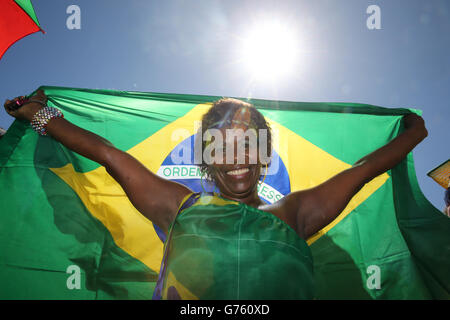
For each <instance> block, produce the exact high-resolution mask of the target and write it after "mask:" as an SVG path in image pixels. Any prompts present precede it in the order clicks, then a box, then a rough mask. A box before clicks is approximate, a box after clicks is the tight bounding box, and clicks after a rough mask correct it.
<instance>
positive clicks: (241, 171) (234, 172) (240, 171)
mask: <svg viewBox="0 0 450 320" xmlns="http://www.w3.org/2000/svg"><path fill="white" fill-rule="evenodd" d="M249 171H250V169H249V168H242V169H236V170H231V171H228V172H227V174H229V175H230V176H238V175H241V174H245V173H247V172H249Z"/></svg>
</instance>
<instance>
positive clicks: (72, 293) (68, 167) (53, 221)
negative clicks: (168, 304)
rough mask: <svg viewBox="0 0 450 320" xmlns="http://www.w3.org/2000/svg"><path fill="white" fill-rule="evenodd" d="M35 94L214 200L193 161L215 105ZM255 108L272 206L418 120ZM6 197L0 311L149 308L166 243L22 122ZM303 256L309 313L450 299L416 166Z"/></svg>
mask: <svg viewBox="0 0 450 320" xmlns="http://www.w3.org/2000/svg"><path fill="white" fill-rule="evenodd" d="M41 89H43V90H44V92H45V93H46V95H47V96H48V98H49V102H48V104H49V105H50V106H54V107H57V108H59V109H61V110H62V111H63V112H64V115H65V117H66V119H68V120H69V121H71V122H73V123H74V124H76V125H78V126H80V127H82V128H84V129H86V130H89V131H92V132H94V133H96V134H98V135H100V136H102V137H104V138H106V139H108V140H109V141H111V142H112V143H113V144H114V145H115V146H116V147H117V148H119V149H121V150H124V151H127V152H128V153H130V154H131V155H133V156H134V157H135V158H137V159H138V160H139V161H141V162H142V163H143V164H145V165H146V166H147V167H148V168H149V169H150V170H151V171H153V172H155V173H157V174H158V175H160V176H161V177H164V178H166V179H171V180H174V181H178V182H180V183H183V184H185V185H187V186H189V187H190V188H192V189H193V190H194V191H197V192H198V191H202V190H206V191H211V190H214V188H215V187H214V186H213V185H211V184H210V183H207V182H206V181H203V180H202V179H200V178H201V175H200V172H199V170H198V168H197V167H196V166H195V164H194V163H193V162H192V161H191V160H192V159H193V152H194V148H195V145H194V135H195V133H196V132H197V129H198V127H199V124H200V119H201V116H202V115H203V114H204V113H205V112H206V110H207V109H208V108H209V107H210V106H211V103H212V102H213V101H215V100H217V99H219V98H220V97H213V96H198V95H183V94H162V93H144V92H123V91H113V90H87V89H74V88H61V87H42V88H41ZM249 102H251V103H253V104H254V105H255V106H256V107H257V108H258V110H259V111H260V112H261V113H262V114H263V115H264V116H265V117H266V119H267V120H268V122H269V124H270V126H271V129H272V132H273V137H274V138H273V143H274V150H273V153H272V154H273V157H272V162H271V164H270V166H269V170H268V173H267V176H266V178H265V180H264V182H263V183H262V184H261V185H260V186H259V190H258V191H259V195H260V197H261V198H262V199H263V200H264V201H266V202H268V203H272V202H274V201H277V200H278V199H281V198H282V197H283V196H285V195H286V194H288V193H289V192H292V191H296V190H302V189H305V188H311V187H314V186H316V185H318V184H320V183H322V182H324V181H326V180H327V179H329V178H330V177H332V176H333V175H335V174H337V173H339V172H340V171H342V170H345V169H347V168H349V167H351V165H352V164H353V163H355V162H356V161H357V160H359V159H360V158H362V157H363V156H364V155H366V154H368V153H370V152H372V151H374V150H375V149H377V148H379V147H381V146H383V145H384V144H386V143H387V142H389V141H390V140H392V139H393V138H395V137H396V136H397V135H398V134H399V133H400V132H402V130H403V127H402V121H401V119H402V116H403V115H405V114H407V113H411V112H415V113H419V114H420V111H418V110H414V109H387V108H382V107H377V106H372V105H364V104H352V103H301V102H284V101H269V100H256V99H254V100H250V101H249ZM0 190H1V192H0V299H150V298H151V297H152V294H153V290H154V287H155V283H156V280H157V277H158V272H159V268H160V264H161V259H162V255H163V242H164V241H165V235H164V234H163V233H162V232H161V231H160V230H159V229H158V228H157V227H156V226H155V225H153V224H152V222H151V221H149V220H147V219H146V218H145V217H143V216H142V215H141V214H140V213H139V212H138V211H137V210H136V209H135V208H134V207H133V206H132V204H131V203H130V202H129V200H128V199H127V197H126V196H125V194H124V192H123V190H122V188H121V187H120V185H118V184H117V183H116V182H115V181H114V180H113V179H112V178H111V177H110V176H109V175H108V174H107V172H106V170H105V169H104V168H103V167H101V166H99V165H98V164H97V163H94V162H92V161H90V160H88V159H86V158H84V157H82V156H80V155H78V154H76V153H74V152H72V151H70V150H68V149H67V148H65V147H64V146H63V145H61V144H60V143H58V142H56V141H55V140H53V139H52V138H51V137H41V136H39V135H37V134H36V133H35V132H34V131H33V130H32V129H31V127H30V125H29V124H28V123H26V122H23V121H19V120H16V121H15V122H14V123H13V124H12V126H11V127H10V129H9V130H8V131H7V133H6V135H5V136H4V137H3V139H1V140H0ZM151 196H152V195H149V197H151ZM167 201H170V199H167ZM307 242H308V245H309V246H310V249H311V251H312V255H313V259H314V277H315V279H314V280H315V283H316V298H317V299H448V298H449V292H450V276H449V273H448V271H449V269H450V220H449V218H447V217H446V216H444V215H443V214H442V213H441V212H440V211H439V210H437V209H436V208H434V207H433V206H432V205H431V204H430V203H429V202H428V201H427V199H425V197H424V196H423V194H422V193H421V191H420V189H419V186H418V183H417V179H416V176H415V170H414V163H413V157H412V153H410V154H409V155H408V156H407V157H406V159H405V160H403V161H402V162H401V163H400V164H399V165H397V166H396V167H395V168H393V169H392V170H389V171H388V172H386V173H384V174H382V175H380V176H378V177H376V178H375V179H373V180H372V181H370V182H369V183H367V184H366V185H365V186H364V187H363V188H362V189H361V190H360V191H359V192H358V193H357V194H356V195H355V196H354V197H353V199H352V200H351V201H350V203H349V204H348V205H347V207H346V208H345V210H344V211H342V213H341V214H340V215H339V216H338V217H337V218H336V219H335V220H334V221H333V222H332V223H330V224H329V225H328V226H326V227H325V228H323V229H322V230H321V231H319V232H318V233H317V234H315V235H313V236H312V237H311V238H310V239H308V241H307ZM278 272H283V271H282V270H278ZM299 285H301V284H299Z"/></svg>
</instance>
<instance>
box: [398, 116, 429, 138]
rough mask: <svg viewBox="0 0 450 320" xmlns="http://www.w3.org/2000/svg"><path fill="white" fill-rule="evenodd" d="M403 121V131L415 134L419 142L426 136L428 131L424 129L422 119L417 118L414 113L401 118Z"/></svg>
mask: <svg viewBox="0 0 450 320" xmlns="http://www.w3.org/2000/svg"><path fill="white" fill-rule="evenodd" d="M403 121H404V124H405V129H406V130H408V131H413V132H415V133H417V135H418V138H419V139H420V141H422V140H423V139H425V138H426V137H427V136H428V131H427V129H426V127H425V121H423V118H422V117H421V116H418V115H417V114H415V113H410V114H407V115H405V116H404V117H403Z"/></svg>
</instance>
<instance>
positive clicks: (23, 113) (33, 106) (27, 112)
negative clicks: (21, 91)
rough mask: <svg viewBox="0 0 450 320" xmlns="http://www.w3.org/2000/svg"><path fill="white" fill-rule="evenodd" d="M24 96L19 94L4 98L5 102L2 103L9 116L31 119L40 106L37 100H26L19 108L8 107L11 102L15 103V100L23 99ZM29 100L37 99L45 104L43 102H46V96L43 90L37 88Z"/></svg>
mask: <svg viewBox="0 0 450 320" xmlns="http://www.w3.org/2000/svg"><path fill="white" fill-rule="evenodd" d="M24 98H25V97H24V96H21V97H17V98H14V99H13V100H6V101H5V104H4V108H5V110H6V112H7V113H8V114H9V115H10V116H11V117H14V118H16V119H21V120H27V121H31V120H32V119H33V116H34V115H35V114H36V112H38V111H39V109H41V108H42V104H40V103H38V102H26V103H25V104H24V105H23V106H22V107H20V108H19V109H12V108H9V107H8V106H9V105H10V104H11V103H15V102H16V101H17V100H19V99H24ZM29 100H38V101H41V102H42V103H44V104H45V103H47V96H46V95H45V93H44V91H42V90H38V91H37V92H36V95H34V96H32V97H31V98H30V99H29Z"/></svg>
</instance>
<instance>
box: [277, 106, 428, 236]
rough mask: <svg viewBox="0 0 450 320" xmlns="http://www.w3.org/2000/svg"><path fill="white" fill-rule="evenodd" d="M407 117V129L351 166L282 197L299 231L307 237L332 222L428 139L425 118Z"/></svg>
mask: <svg viewBox="0 0 450 320" xmlns="http://www.w3.org/2000/svg"><path fill="white" fill-rule="evenodd" d="M403 120H404V123H405V131H404V132H402V133H401V134H400V135H398V136H397V137H396V138H395V139H393V140H392V141H390V142H389V143H387V144H386V145H384V146H383V147H381V148H379V149H377V150H375V151H374V152H372V153H370V154H368V155H366V156H365V157H363V158H362V159H360V160H358V161H357V162H356V163H355V164H354V165H353V166H352V167H351V168H349V169H347V170H344V171H342V172H340V173H339V174H337V175H335V176H334V177H332V178H330V179H329V180H327V181H325V182H324V183H322V184H320V185H318V186H317V187H314V188H311V189H308V190H303V191H298V192H293V193H291V194H289V195H288V196H286V197H285V198H284V199H283V200H281V201H282V202H283V203H284V206H286V207H287V208H289V210H290V212H292V214H295V215H296V217H295V221H296V224H297V230H298V233H299V234H300V235H301V236H302V237H303V238H304V239H307V238H309V237H310V236H312V235H313V234H315V233H316V232H318V231H319V230H320V229H322V228H324V227H325V226H327V225H328V224H329V223H330V222H332V221H333V220H334V219H335V218H336V217H337V216H338V215H339V214H340V213H341V212H342V211H343V210H344V209H345V207H346V206H347V204H348V203H349V202H350V200H351V199H352V198H353V196H354V195H355V194H356V193H357V192H358V191H359V190H360V189H361V188H362V187H363V186H364V185H365V184H366V183H368V182H370V180H372V179H373V178H375V177H377V176H378V175H380V174H382V173H384V172H385V171H387V170H389V169H391V168H393V167H394V166H395V165H397V164H398V163H399V162H400V161H401V160H402V159H404V158H405V157H406V155H407V154H408V153H409V152H410V151H411V150H412V149H413V148H414V147H415V146H416V145H417V144H419V143H420V142H421V141H422V140H423V139H425V138H426V136H427V135H428V132H427V130H426V128H425V124H424V121H423V119H422V117H420V116H418V115H416V114H409V115H406V116H404V117H403Z"/></svg>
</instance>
